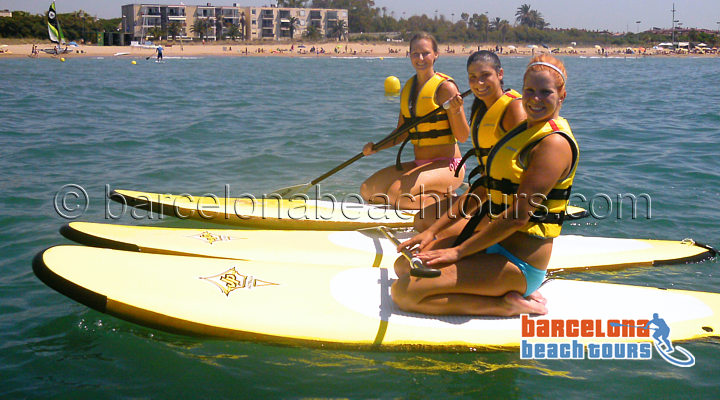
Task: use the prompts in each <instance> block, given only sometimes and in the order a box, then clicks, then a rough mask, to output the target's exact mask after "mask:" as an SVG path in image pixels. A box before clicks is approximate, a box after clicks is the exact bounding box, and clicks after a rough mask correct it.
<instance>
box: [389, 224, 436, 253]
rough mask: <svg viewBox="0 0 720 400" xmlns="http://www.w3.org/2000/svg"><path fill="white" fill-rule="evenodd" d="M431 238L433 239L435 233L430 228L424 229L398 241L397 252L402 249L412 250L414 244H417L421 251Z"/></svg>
mask: <svg viewBox="0 0 720 400" xmlns="http://www.w3.org/2000/svg"><path fill="white" fill-rule="evenodd" d="M433 240H435V234H434V233H433V232H430V230H426V231H423V232H421V233H418V234H417V235H415V236H413V237H411V238H410V239H408V240H406V241H404V242H402V243H400V244H399V245H398V246H397V251H398V253H399V252H401V251H403V250H404V249H408V250H412V249H413V248H414V247H415V246H418V249H419V250H420V251H422V249H424V248H425V247H426V246H427V245H428V244H430V243H431V242H432V241H433Z"/></svg>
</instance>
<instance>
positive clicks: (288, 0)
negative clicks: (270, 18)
mask: <svg viewBox="0 0 720 400" xmlns="http://www.w3.org/2000/svg"><path fill="white" fill-rule="evenodd" d="M305 3H307V0H278V1H277V6H278V7H287V8H305Z"/></svg>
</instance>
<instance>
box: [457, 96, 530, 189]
mask: <svg viewBox="0 0 720 400" xmlns="http://www.w3.org/2000/svg"><path fill="white" fill-rule="evenodd" d="M520 98H521V95H520V93H518V92H516V91H515V90H512V89H509V90H507V91H506V92H505V93H503V95H502V96H500V98H498V99H497V100H496V101H495V103H493V105H492V106H490V109H486V108H485V104H484V103H483V104H481V105H480V107H475V109H474V110H473V112H472V116H471V117H470V136H471V137H472V141H473V148H472V149H470V150H468V152H466V153H465V155H463V158H462V161H461V162H460V165H458V168H457V169H458V170H459V169H460V167H462V165H463V164H465V162H466V161H467V159H468V158H470V157H471V156H472V155H473V154H474V155H475V156H476V157H477V160H478V166H477V167H476V168H474V169H473V170H472V171H470V173H469V174H468V182H470V181H471V180H472V179H473V178H474V177H475V176H476V175H477V174H480V173H483V172H484V171H485V163H486V161H487V155H488V153H490V149H491V148H492V147H493V146H494V145H495V143H497V141H498V140H500V138H502V137H503V136H505V133H506V132H505V129H504V128H503V126H502V120H503V117H505V113H506V112H507V109H508V107H509V106H510V103H512V102H513V101H514V100H516V99H520ZM476 101H477V100H476ZM481 184H482V181H481V180H476V181H475V182H474V185H473V186H472V189H471V190H470V191H474V190H475V189H477V188H478V187H479V186H480V185H481Z"/></svg>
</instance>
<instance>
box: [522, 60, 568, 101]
mask: <svg viewBox="0 0 720 400" xmlns="http://www.w3.org/2000/svg"><path fill="white" fill-rule="evenodd" d="M543 64H551V65H552V66H554V67H556V68H557V70H556V69H555V68H552V67H550V66H548V65H543ZM558 70H559V71H560V72H558ZM530 71H550V73H551V74H552V75H553V77H554V78H555V83H556V84H557V89H558V91H559V92H560V93H564V92H565V80H566V79H567V71H566V70H565V65H564V64H563V63H562V61H560V60H558V59H557V58H555V57H553V56H551V55H550V54H539V55H537V56H535V57H533V58H532V59H531V60H530V63H528V67H527V70H526V71H525V75H527V73H528V72H530ZM525 75H523V80H525Z"/></svg>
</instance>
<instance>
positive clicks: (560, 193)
mask: <svg viewBox="0 0 720 400" xmlns="http://www.w3.org/2000/svg"><path fill="white" fill-rule="evenodd" d="M485 181H486V185H485V187H486V188H488V189H493V190H497V191H499V192H501V193H503V194H506V195H508V196H510V195H514V194H516V193H517V191H518V189H519V188H520V185H519V184H517V183H513V182H512V181H510V180H509V179H507V178H503V179H499V180H498V179H494V178H493V177H490V176H488V177H486V178H485ZM571 190H572V186H570V187H568V188H566V189H552V190H550V193H548V194H547V196H545V199H547V200H568V199H569V198H570V191H571Z"/></svg>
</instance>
